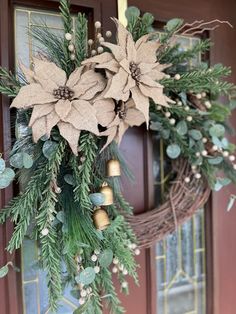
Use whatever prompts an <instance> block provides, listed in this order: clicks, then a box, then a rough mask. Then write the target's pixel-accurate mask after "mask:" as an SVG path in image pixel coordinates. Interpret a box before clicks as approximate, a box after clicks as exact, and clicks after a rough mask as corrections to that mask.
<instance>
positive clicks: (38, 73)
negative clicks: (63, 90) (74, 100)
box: [33, 58, 66, 91]
mask: <svg viewBox="0 0 236 314" xmlns="http://www.w3.org/2000/svg"><path fill="white" fill-rule="evenodd" d="M33 61H34V72H35V80H36V81H37V82H38V83H40V84H41V85H42V87H43V89H45V90H46V91H53V89H56V88H58V86H64V85H65V84H66V73H65V71H63V70H62V69H60V68H59V67H58V66H56V64H55V63H53V62H48V61H43V60H40V59H37V58H34V59H33Z"/></svg>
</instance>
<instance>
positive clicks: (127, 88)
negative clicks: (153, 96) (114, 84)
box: [123, 75, 136, 93]
mask: <svg viewBox="0 0 236 314" xmlns="http://www.w3.org/2000/svg"><path fill="white" fill-rule="evenodd" d="M135 86H136V81H135V80H134V79H133V78H132V76H131V75H129V76H128V81H127V84H126V86H125V88H124V90H123V92H124V93H127V92H129V91H130V90H131V89H132V88H133V87H135Z"/></svg>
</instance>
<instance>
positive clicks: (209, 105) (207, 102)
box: [205, 101, 211, 109]
mask: <svg viewBox="0 0 236 314" xmlns="http://www.w3.org/2000/svg"><path fill="white" fill-rule="evenodd" d="M205 106H206V108H207V109H210V108H211V103H210V102H209V101H205Z"/></svg>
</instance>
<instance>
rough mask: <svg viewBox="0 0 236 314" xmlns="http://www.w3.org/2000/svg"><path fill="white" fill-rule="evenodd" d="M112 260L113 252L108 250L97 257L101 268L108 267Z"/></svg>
mask: <svg viewBox="0 0 236 314" xmlns="http://www.w3.org/2000/svg"><path fill="white" fill-rule="evenodd" d="M112 260H113V252H112V250H110V249H106V250H104V251H103V252H102V253H101V254H100V256H99V264H100V265H101V266H102V267H109V266H110V265H111V263H112Z"/></svg>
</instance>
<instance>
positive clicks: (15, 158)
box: [10, 153, 24, 169]
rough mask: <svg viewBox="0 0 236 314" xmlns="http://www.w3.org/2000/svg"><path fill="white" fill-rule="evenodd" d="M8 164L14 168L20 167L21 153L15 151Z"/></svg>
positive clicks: (22, 164) (22, 163)
mask: <svg viewBox="0 0 236 314" xmlns="http://www.w3.org/2000/svg"><path fill="white" fill-rule="evenodd" d="M10 165H11V166H12V167H14V168H18V169H21V168H23V167H24V162H23V154H22V153H16V154H14V155H13V156H11V158H10Z"/></svg>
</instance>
